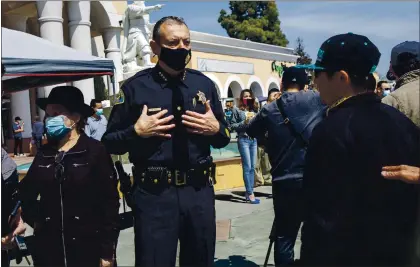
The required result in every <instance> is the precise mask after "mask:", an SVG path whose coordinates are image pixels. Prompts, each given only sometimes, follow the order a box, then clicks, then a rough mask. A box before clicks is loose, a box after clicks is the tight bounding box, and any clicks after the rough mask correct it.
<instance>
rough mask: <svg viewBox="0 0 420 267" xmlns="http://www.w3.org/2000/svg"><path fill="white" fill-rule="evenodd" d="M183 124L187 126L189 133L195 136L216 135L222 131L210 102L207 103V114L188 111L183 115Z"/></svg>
mask: <svg viewBox="0 0 420 267" xmlns="http://www.w3.org/2000/svg"><path fill="white" fill-rule="evenodd" d="M182 124H184V125H185V126H187V127H188V128H187V131H188V132H189V133H194V134H202V135H215V134H217V133H218V132H219V130H220V123H219V121H218V120H217V119H216V117H215V116H214V114H213V111H212V110H211V106H210V100H208V101H207V102H206V113H204V114H201V113H197V112H193V111H189V110H187V112H186V115H182Z"/></svg>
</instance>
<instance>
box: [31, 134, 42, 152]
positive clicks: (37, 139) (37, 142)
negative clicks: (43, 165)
mask: <svg viewBox="0 0 420 267" xmlns="http://www.w3.org/2000/svg"><path fill="white" fill-rule="evenodd" d="M33 138H34V141H35V146H36V151H37V153H38V151H39V149H40V148H41V146H42V136H33Z"/></svg>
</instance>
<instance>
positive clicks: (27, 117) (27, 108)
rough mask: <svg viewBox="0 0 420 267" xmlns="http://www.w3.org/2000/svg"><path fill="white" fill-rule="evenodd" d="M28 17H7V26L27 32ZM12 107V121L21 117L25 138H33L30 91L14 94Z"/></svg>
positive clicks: (11, 102) (11, 101)
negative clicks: (23, 123)
mask: <svg viewBox="0 0 420 267" xmlns="http://www.w3.org/2000/svg"><path fill="white" fill-rule="evenodd" d="M27 20H28V17H25V16H19V15H7V17H6V21H5V22H6V26H7V27H8V28H10V29H12V30H17V31H21V32H26V22H27ZM10 107H11V111H12V121H14V119H15V117H20V118H21V119H22V120H23V121H24V122H25V126H24V130H25V131H24V132H23V133H22V136H23V138H28V137H31V136H32V121H31V102H30V100H29V91H28V90H25V91H21V92H16V93H12V94H11V95H10Z"/></svg>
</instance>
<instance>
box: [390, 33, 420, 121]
mask: <svg viewBox="0 0 420 267" xmlns="http://www.w3.org/2000/svg"><path fill="white" fill-rule="evenodd" d="M389 72H390V73H392V75H391V76H392V77H395V79H396V84H395V90H394V92H392V93H391V94H389V95H388V96H386V97H384V98H383V99H382V103H385V104H387V105H390V106H393V107H394V108H396V109H398V110H399V111H401V112H402V113H404V114H405V115H406V116H407V117H408V118H410V119H411V120H412V121H413V122H414V123H415V124H416V125H417V126H418V127H420V103H419V99H420V90H419V88H420V43H419V42H414V41H412V42H408V41H407V42H403V43H401V44H399V45H397V46H395V47H394V48H393V49H392V51H391V63H390V69H389Z"/></svg>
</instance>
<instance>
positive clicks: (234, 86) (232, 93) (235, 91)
mask: <svg viewBox="0 0 420 267" xmlns="http://www.w3.org/2000/svg"><path fill="white" fill-rule="evenodd" d="M242 89H243V88H242V86H241V85H240V84H239V83H238V82H237V81H232V82H231V83H230V84H229V89H228V98H234V99H235V105H236V106H237V105H238V101H239V96H240V95H241V91H242Z"/></svg>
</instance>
